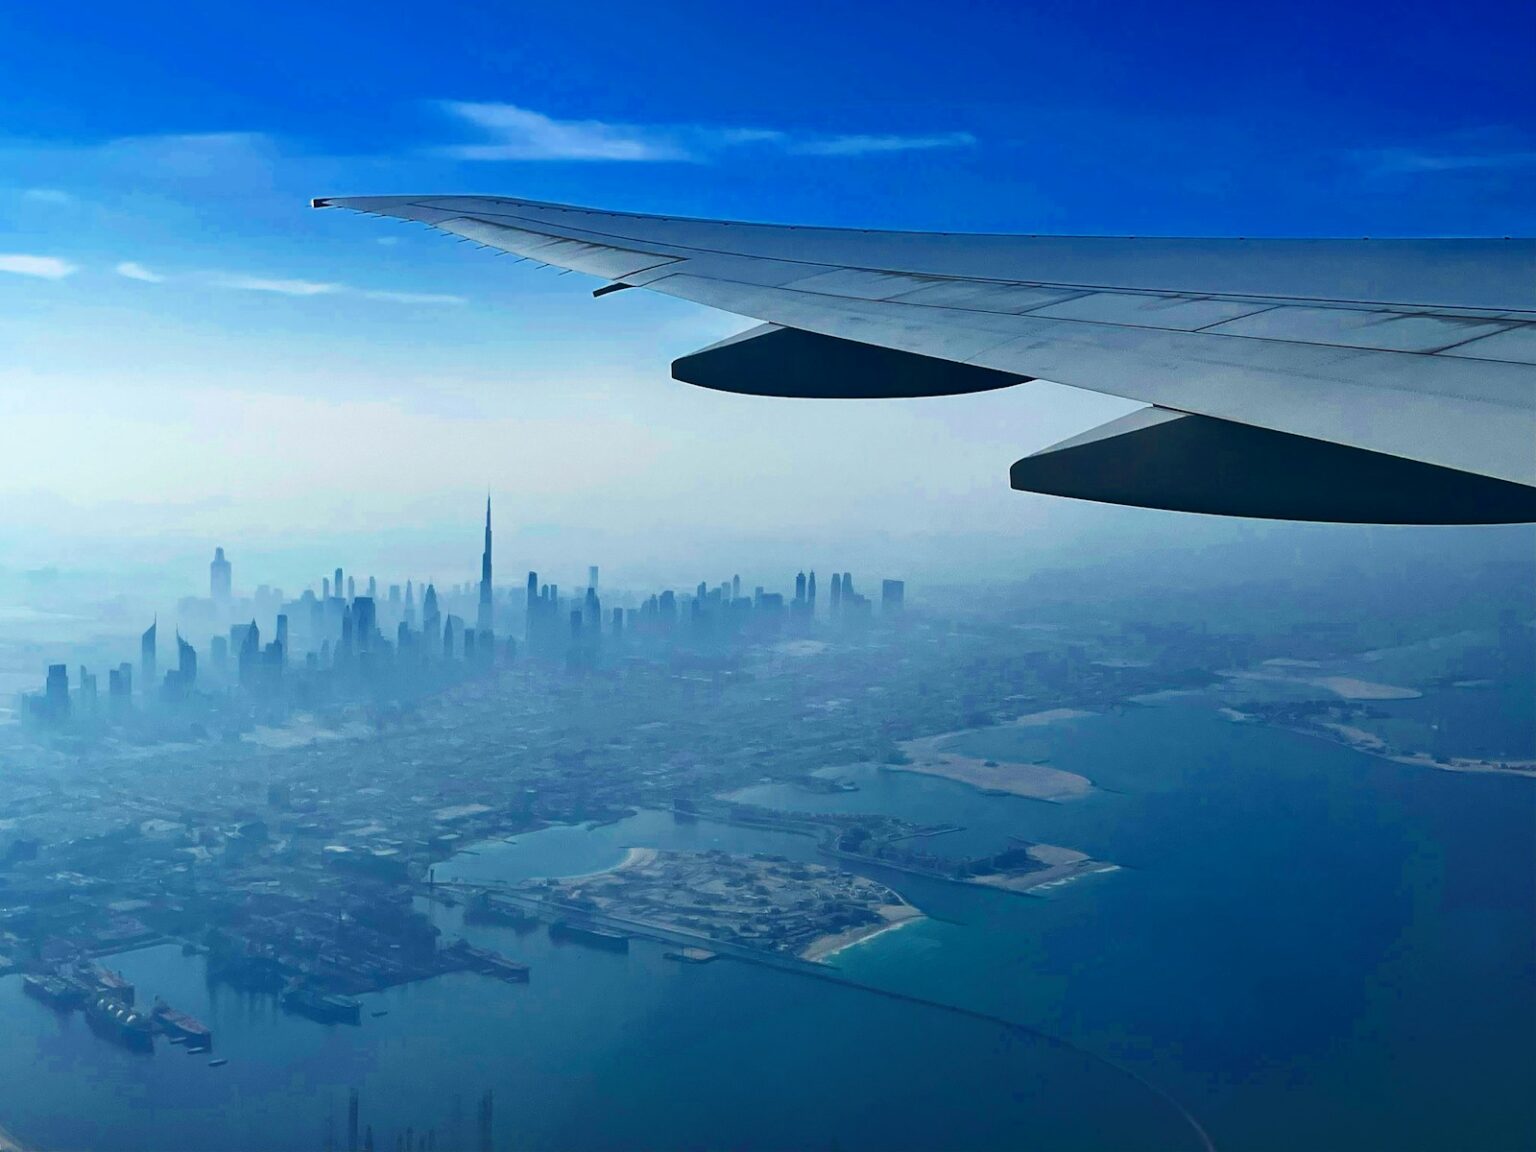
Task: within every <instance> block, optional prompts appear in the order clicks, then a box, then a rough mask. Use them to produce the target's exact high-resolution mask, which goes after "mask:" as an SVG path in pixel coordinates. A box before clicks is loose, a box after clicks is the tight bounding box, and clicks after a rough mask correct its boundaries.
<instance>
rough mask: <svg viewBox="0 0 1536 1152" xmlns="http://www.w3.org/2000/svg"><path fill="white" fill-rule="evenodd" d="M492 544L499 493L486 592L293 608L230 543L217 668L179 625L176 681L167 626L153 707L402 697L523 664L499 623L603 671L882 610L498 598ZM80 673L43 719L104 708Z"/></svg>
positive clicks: (889, 597) (537, 655)
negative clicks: (347, 692) (387, 691)
mask: <svg viewBox="0 0 1536 1152" xmlns="http://www.w3.org/2000/svg"><path fill="white" fill-rule="evenodd" d="M491 540H492V535H491V501H490V499H489V498H487V499H486V504H485V539H484V548H483V550H482V552H481V557H480V579H479V581H478V582H477V583H474V584H470V583H466V584H460V585H456V586H453V587H449V588H445V589H444V591H443V592H441V593H440V592H439V591H438V589H437V588H436V586H435V585H434V584H433V583H431V582H428V583H427V584H426V585H425V586H424V587H422V586H421V585H419V584H418V582H416V581H415V580H407V581H406V582H405V584H404V586H403V588H402V586H401V585H400V584H391V585H389V587H388V589H387V593H386V595H384V596H382V597H381V596H380V595H379V588H378V582H377V580H376V579H375V578H374V577H372V576H370V577H368V578H367V580H366V582H365V584H364V585H363V588H362V591H361V592H359V588H358V578H357V577H356V575H355V574H348V573H346V572H344V571H343V570H342V569H341V568H337V569H336V570H335V571H334V572H333V573H331V574H330V575H329V576H325V577H322V578H321V580H320V582H319V584H320V590H319V592H318V594H317V593H316V591H315V590H314V589H313V588H308V589H306V590H305V591H304V592H303V593H302V594H301V595H300V596H299V597H297V598H296V599H292V600H289V599H286V598H285V597H284V596H283V594H282V592H281V591H280V590H276V589H273V588H271V587H269V586H267V585H261V586H260V587H259V588H258V589H257V590H256V592H255V594H254V595H253V596H251V597H249V598H248V599H237V598H236V596H235V593H234V579H233V576H234V573H233V565H232V564H231V562H230V561H229V559H228V558H227V557H226V556H225V553H224V549H223V548H222V547H221V548H218V549H216V550H215V552H214V558H213V560H212V562H211V563H210V564H209V576H208V592H209V595H208V598H207V599H206V600H202V599H196V598H193V599H188V600H183V601H182V602H181V605H180V607H179V615H180V617H181V619H182V622H183V623H194V622H195V623H198V624H201V625H202V626H205V627H209V628H210V630H211V629H212V628H214V627H218V628H219V631H217V632H214V633H213V634H212V635H211V636H210V638H209V640H208V643H207V645H206V648H205V652H206V656H207V659H206V660H200V659H199V653H198V650H197V648H196V647H194V645H193V644H192V643H191V642H190V641H188V640H187V639H186V638H185V637H184V636H183V635H182V633H181V631H180V629H179V628H178V630H177V631H176V632H175V653H176V655H175V664H174V666H173V667H171V668H168V669H166V670H165V671H164V672H163V674H162V672H161V670H160V667H159V652H160V645H159V639H160V638H159V620H158V618H156V619H155V620H154V621H152V622H151V623H150V626H149V627H148V628H147V629H146V630H145V631H144V633H143V635H142V636H141V637H140V645H139V663H138V670H137V683H138V686H139V698H140V700H141V701H143V702H146V703H150V702H158V703H159V704H164V705H177V704H182V703H185V702H187V701H189V700H193V699H199V698H203V697H206V696H209V695H217V696H228V695H229V694H230V693H232V692H237V691H238V692H239V693H243V694H245V695H248V696H250V697H253V698H256V699H265V700H281V699H283V698H285V697H286V696H289V695H296V696H298V697H299V698H301V699H304V700H307V701H309V702H314V701H316V700H317V699H323V698H325V695H324V694H325V692H327V691H329V692H331V693H332V694H333V695H334V693H335V692H336V691H337V690H338V686H344V685H346V684H347V683H349V682H353V683H361V684H374V685H378V684H384V685H387V686H390V685H392V686H393V687H396V688H400V689H405V688H408V687H411V686H412V685H416V686H431V685H433V684H437V683H440V682H442V681H443V679H444V677H445V676H456V675H462V674H467V673H469V672H472V671H475V670H480V669H488V668H494V667H496V666H498V665H501V664H505V663H507V662H510V661H511V660H512V659H513V657H514V655H515V653H516V650H517V642H516V641H515V640H513V639H510V638H506V639H502V640H498V625H500V626H501V627H502V628H503V629H505V630H506V631H517V630H518V629H517V627H516V626H517V625H519V624H520V625H521V632H522V635H523V637H524V644H525V646H526V652H527V654H528V655H529V656H530V657H532V658H534V659H537V660H544V661H549V660H558V661H563V662H565V663H566V664H567V665H568V666H569V667H571V668H573V669H577V670H590V669H594V668H597V667H599V666H600V665H601V664H602V663H603V660H604V654H605V653H609V654H612V653H619V654H622V655H639V656H643V655H644V654H645V652H646V650H647V648H649V647H651V646H654V645H671V644H677V643H682V644H689V645H694V646H711V645H721V644H729V643H732V642H733V641H735V640H736V639H738V638H739V639H744V640H755V639H762V638H765V637H771V636H773V635H775V634H780V633H788V634H804V633H806V632H808V631H809V630H810V629H811V628H812V627H813V626H814V624H815V621H817V619H818V618H820V617H824V618H825V619H826V620H828V621H829V622H832V623H837V624H850V625H852V624H857V623H859V622H860V621H864V620H867V619H869V618H870V617H871V616H872V614H873V605H872V603H871V601H870V599H869V598H868V597H866V596H864V595H862V594H860V593H859V592H858V591H856V590H855V587H854V581H853V576H852V574H851V573H849V572H834V573H833V574H832V578H831V582H830V589H831V590H830V596H829V597H828V602H827V604H826V608H825V612H824V613H819V612H818V603H817V579H816V573H815V572H814V571H810V572H800V573H797V574H796V576H795V582H794V595H793V599H790V600H786V599H785V597H784V595H783V594H782V593H779V592H770V591H768V590H766V589H765V588H763V587H762V586H757V587H755V588H753V589H752V590H751V591H750V592H747V591H745V590H744V589H743V587H742V582H741V577H740V576H733V577H731V578H730V579H729V580H724V581H721V582H720V583H718V584H713V585H712V584H710V583H708V582H707V581H701V582H700V583H699V584H698V585H697V587H695V588H694V589H693V591H692V594H691V595H690V594H686V593H684V594H679V593H677V592H675V591H673V590H670V589H668V590H664V591H661V592H658V593H655V594H653V595H649V596H645V597H643V598H641V597H635V596H623V597H615V599H621V600H623V601H624V602H623V603H619V604H613V605H611V606H610V607H609V608H608V609H607V610H606V611H605V609H604V606H603V602H602V599H601V598H600V595H599V588H598V569H597V567H596V566H593V567H591V568H589V569H588V571H587V583H586V586H585V588H583V589H582V590H581V591H580V593H578V594H576V595H573V596H572V595H565V596H563V595H562V594H561V591H560V588H559V586H558V585H556V584H550V583H542V582H540V580H539V576H538V573H537V572H529V573H528V579H527V582H526V585H525V590H524V595H523V597H522V598H521V602H520V603H519V602H518V600H516V599H514V598H513V597H510V596H505V595H504V596H502V597H501V598H500V599H498V597H497V594H496V589H495V584H494V579H493V566H492V544H491ZM418 588H420V597H419V603H418ZM904 594H905V587H904V585H903V583H902V582H901V581H899V580H886V581H884V582H883V584H882V588H881V607H882V612H884V613H887V614H889V613H893V612H896V611H898V610H900V609H901V607H902V605H903V601H904ZM246 613H249V615H248V616H247V615H246ZM471 613H472V619H473V625H471V624H470V623H469V619H470V618H471ZM519 617H521V619H519ZM259 619H266V620H270V621H271V631H270V632H269V633H265V634H264V633H263V631H262V628H261V626H260V625H259V624H258V620H259ZM79 677H80V678H79V684H78V687H77V689H76V690H75V691H74V692H71V689H70V683H69V669H68V666H67V665H64V664H54V665H50V666H49V669H48V679H47V682H46V685H45V687H44V690H43V692H42V693H40V694H37V695H34V696H32V697H30V698H29V700H28V704H29V711H30V712H31V714H32V715H33V716H35V717H37V718H39V719H44V720H49V721H55V722H57V721H61V720H64V719H67V718H69V717H70V716H71V715H72V713H74V712H75V711H77V710H78V711H85V712H89V713H93V714H94V713H98V712H100V711H101V706H100V704H99V701H98V698H97V687H96V686H97V681H96V677H95V675H94V674H92V673H91V672H90V671H89V670H88V669H86V668H85V667H83V666H82V667H81V668H80V670H79ZM135 679H136V677H135V669H134V666H133V664H131V663H128V662H124V663H122V664H120V665H118V666H117V667H116V668H114V669H111V670H110V672H109V673H108V693H107V698H108V708H107V713H108V714H119V715H120V714H122V713H123V712H125V711H126V710H128V709H129V708H131V707H132V700H133V698H134V687H135Z"/></svg>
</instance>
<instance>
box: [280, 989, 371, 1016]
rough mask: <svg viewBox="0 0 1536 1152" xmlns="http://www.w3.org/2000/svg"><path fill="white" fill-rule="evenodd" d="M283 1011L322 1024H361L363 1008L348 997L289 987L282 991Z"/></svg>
mask: <svg viewBox="0 0 1536 1152" xmlns="http://www.w3.org/2000/svg"><path fill="white" fill-rule="evenodd" d="M282 1005H283V1008H284V1010H285V1011H288V1012H294V1013H297V1014H298V1015H300V1016H308V1017H309V1018H310V1019H311V1020H318V1021H320V1023H322V1024H361V1023H362V1021H363V1006H362V1004H360V1003H359V1002H358V1001H356V1000H354V999H352V998H351V997H350V996H332V995H330V994H328V993H325V992H316V991H315V990H314V989H312V988H299V987H290V988H287V989H285V990H284V992H283V997H282Z"/></svg>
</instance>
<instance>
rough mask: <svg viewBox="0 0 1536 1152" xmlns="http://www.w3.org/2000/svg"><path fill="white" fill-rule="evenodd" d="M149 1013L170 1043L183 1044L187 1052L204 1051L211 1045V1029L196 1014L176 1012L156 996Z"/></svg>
mask: <svg viewBox="0 0 1536 1152" xmlns="http://www.w3.org/2000/svg"><path fill="white" fill-rule="evenodd" d="M150 1015H151V1016H152V1017H153V1018H154V1022H155V1024H157V1025H158V1026H159V1028H160V1031H162V1032H164V1033H165V1034H166V1035H167V1036H169V1037H170V1038H171V1043H172V1044H176V1043H181V1044H185V1045H186V1046H187V1050H188V1051H189V1052H196V1051H204V1052H206V1051H207V1050H208V1049H209V1048H212V1047H213V1031H212V1030H211V1029H210V1028H209V1027H208V1025H206V1024H204V1023H203V1022H202V1021H201V1020H199V1019H198V1018H197V1017H196V1016H188V1015H187V1014H186V1013H185V1012H178V1011H177V1010H176V1009H174V1008H172V1007H171V1006H170V1005H169V1004H167V1003H166V1002H165V1001H164V1000H161V999H159V998H158V997H156V999H155V1006H154V1008H153V1009H152V1010H151V1012H150Z"/></svg>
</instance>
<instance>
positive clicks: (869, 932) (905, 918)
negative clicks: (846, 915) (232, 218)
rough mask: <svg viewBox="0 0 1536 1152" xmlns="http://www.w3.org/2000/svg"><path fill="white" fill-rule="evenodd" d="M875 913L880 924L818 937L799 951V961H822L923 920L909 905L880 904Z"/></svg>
mask: <svg viewBox="0 0 1536 1152" xmlns="http://www.w3.org/2000/svg"><path fill="white" fill-rule="evenodd" d="M875 911H877V912H878V913H880V923H878V924H864V925H861V926H859V927H858V928H850V929H848V931H846V932H836V933H832V934H830V935H827V936H818V937H817V938H816V939H814V940H812V941H811V942H810V943H809V944H807V945H806V946H805V948H804V949H803V950H802V951H801V953H800V959H802V960H812V961H823V960H826V959H827V958H828V957H829V956H833V955H835V954H836V953H838V952H841V951H842V950H843V949H844V948H851V947H853V945H855V944H861V943H863V942H864V941H865V940H873V939H874V938H875V937H876V936H879V935H881V934H882V933H885V932H889V931H891V930H892V929H895V928H900V927H901V926H902V925H903V924H911V923H913V922H914V921H917V920H922V919H924V917H923V914H922V913H921V912H919V911H918V910H917V909H916V908H914V907H913V906H912V905H910V904H882V905H880V906H879V907H878V908H876V909H875Z"/></svg>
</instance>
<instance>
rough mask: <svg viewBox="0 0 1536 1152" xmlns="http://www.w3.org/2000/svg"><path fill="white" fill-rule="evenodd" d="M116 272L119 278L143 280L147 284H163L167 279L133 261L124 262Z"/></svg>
mask: <svg viewBox="0 0 1536 1152" xmlns="http://www.w3.org/2000/svg"><path fill="white" fill-rule="evenodd" d="M114 271H115V272H116V273H117V274H118V275H119V276H126V277H127V278H128V279H130V280H142V281H144V283H146V284H161V283H164V281H165V277H164V276H162V275H160V274H159V273H158V272H151V271H150V270H149V269H148V268H146V267H144V265H142V264H138V263H135V262H134V261H132V260H124V261H123V262H122V263H121V264H119V265H118V266H117V267H116V268H115V269H114Z"/></svg>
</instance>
